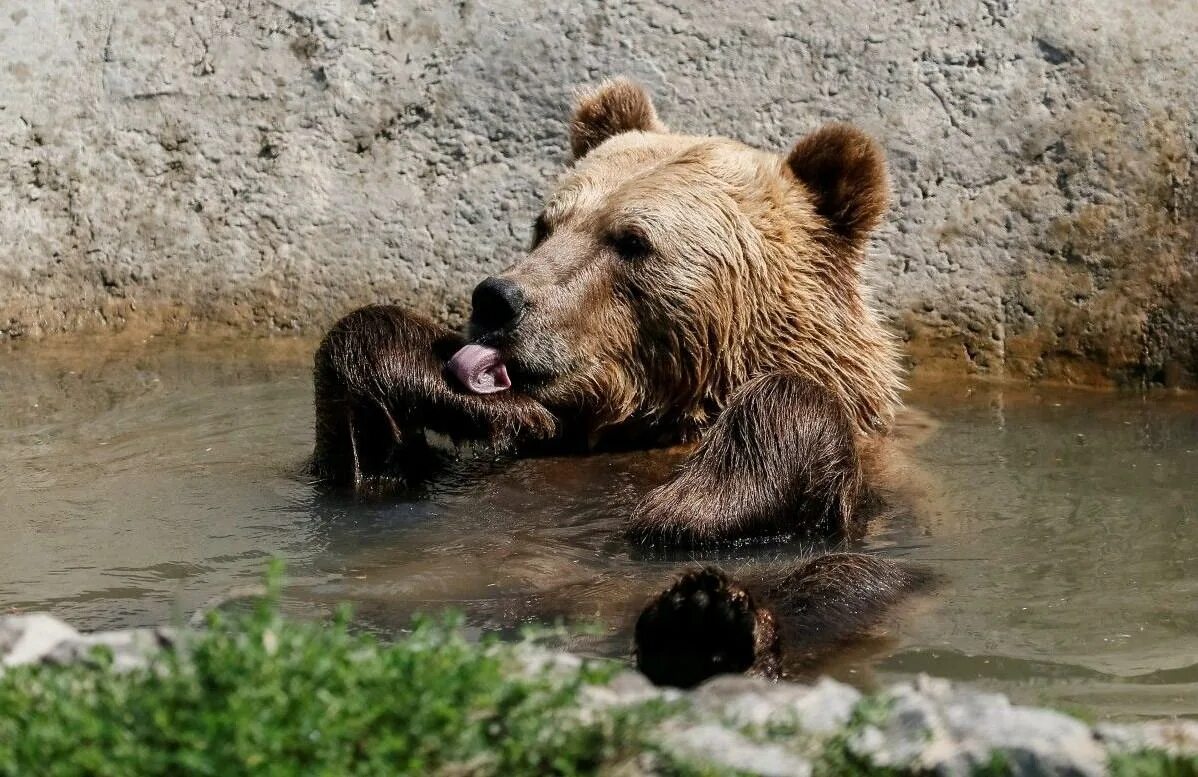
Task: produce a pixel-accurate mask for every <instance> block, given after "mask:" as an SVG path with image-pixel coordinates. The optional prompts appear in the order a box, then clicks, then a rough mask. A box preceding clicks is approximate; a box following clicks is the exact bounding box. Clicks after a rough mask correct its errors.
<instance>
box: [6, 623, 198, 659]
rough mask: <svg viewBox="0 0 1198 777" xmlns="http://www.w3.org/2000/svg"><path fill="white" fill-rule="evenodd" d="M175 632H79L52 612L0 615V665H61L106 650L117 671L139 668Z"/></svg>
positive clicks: (170, 641)
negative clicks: (97, 650) (98, 649)
mask: <svg viewBox="0 0 1198 777" xmlns="http://www.w3.org/2000/svg"><path fill="white" fill-rule="evenodd" d="M176 638H177V635H176V633H175V631H174V630H173V629H169V628H149V629H123V630H118V631H101V632H95V633H92V634H80V633H79V632H78V631H76V630H75V629H74V628H72V627H71V626H69V625H67V624H66V623H63V622H62V621H60V620H59V619H57V618H55V617H53V616H52V615H47V614H44V613H34V614H30V615H9V616H5V617H3V618H0V666H22V665H25V664H39V663H41V664H56V665H60V666H61V665H65V664H72V663H76V662H80V661H90V660H92V657H93V656H94V655H95V651H96V649H97V648H104V649H106V650H107V652H108V653H109V655H110V656H111V658H112V667H113V668H114V669H116V670H117V671H127V670H129V669H135V668H140V667H143V666H145V665H146V663H147V662H148V661H149V658H150V657H151V656H152V655H154V654H155V653H157V652H158V651H160V650H162V649H163V648H165V647H170V646H172V645H174V644H175V642H176Z"/></svg>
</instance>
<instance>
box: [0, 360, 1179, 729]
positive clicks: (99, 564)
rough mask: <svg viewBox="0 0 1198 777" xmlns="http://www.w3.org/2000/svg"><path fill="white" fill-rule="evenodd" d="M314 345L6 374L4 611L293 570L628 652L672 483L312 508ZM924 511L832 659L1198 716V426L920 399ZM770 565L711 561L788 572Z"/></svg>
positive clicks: (1115, 401)
mask: <svg viewBox="0 0 1198 777" xmlns="http://www.w3.org/2000/svg"><path fill="white" fill-rule="evenodd" d="M310 348H311V344H305V343H295V342H285V343H278V342H275V343H257V342H254V341H229V342H221V343H211V342H206V341H200V340H196V339H184V340H179V341H165V342H158V343H152V344H150V345H149V346H145V347H140V346H139V347H137V348H135V349H129V348H122V347H119V346H116V345H113V341H111V340H104V341H97V342H96V343H85V344H83V345H76V346H75V348H74V349H72V350H61V351H55V350H53V349H52V348H48V347H45V346H42V347H39V349H38V350H36V351H35V350H33V349H30V348H20V349H16V350H12V351H8V352H3V353H0V385H2V386H3V388H4V391H3V393H2V394H0V536H2V537H3V538H4V541H3V544H0V606H2V607H3V608H4V609H5V610H7V609H51V610H53V611H55V612H57V613H58V614H60V615H62V616H63V617H66V618H68V619H70V620H72V621H73V622H75V623H77V624H79V625H81V626H84V627H87V628H104V627H111V626H118V625H126V624H149V623H155V622H159V621H162V620H164V619H170V618H173V617H183V616H186V615H187V614H189V613H190V612H191V611H192V610H193V609H195V608H196V607H198V606H200V605H201V604H202V603H203V602H204V601H205V600H207V599H208V598H209V597H211V596H213V595H214V594H218V593H219V592H221V591H222V590H225V589H226V588H228V587H230V586H233V585H239V584H242V583H246V582H253V581H256V580H257V579H258V578H259V577H260V576H261V574H262V572H263V570H264V569H265V565H266V559H268V558H270V557H273V556H279V557H282V558H284V559H286V560H287V561H288V565H289V566H288V569H289V575H290V578H291V580H292V586H291V588H290V591H289V598H288V601H287V606H288V608H289V609H291V610H292V611H294V612H296V613H315V614H319V613H322V612H325V611H327V610H328V609H329V608H330V607H331V606H332V605H333V604H334V603H336V602H339V601H350V602H352V603H353V604H354V605H355V607H356V608H357V612H358V614H359V618H360V620H361V622H362V623H363V625H364V626H366V627H368V628H371V629H375V630H378V631H380V632H383V633H393V632H395V631H397V630H399V629H402V628H403V627H404V626H405V624H406V623H407V622H408V619H409V617H410V615H411V614H412V613H413V612H415V611H418V610H439V609H442V608H444V607H455V608H457V609H460V610H462V611H463V612H464V613H465V614H466V616H467V622H468V624H469V626H470V627H471V628H472V629H475V630H477V631H496V632H500V633H505V634H506V633H511V632H512V631H514V630H515V629H517V628H518V627H519V626H520V625H521V624H525V623H531V622H545V621H549V622H552V621H553V620H554V619H555V618H559V617H560V618H567V619H570V620H573V621H580V620H581V621H593V622H595V623H597V624H600V626H599V628H598V629H597V630H596V631H595V633H593V634H591V635H589V636H583V637H578V638H575V639H573V640H571V642H570V646H571V647H573V648H575V649H580V650H584V651H587V652H592V653H598V654H604V655H615V656H620V655H625V654H626V653H627V650H628V644H629V627H630V625H631V619H632V618H633V617H634V615H635V613H636V611H638V610H639V608H640V606H641V604H642V603H643V602H644V599H645V596H646V595H647V593H648V592H651V591H654V590H659V589H660V588H662V587H663V586H664V585H665V584H666V582H667V581H668V580H669V578H670V577H671V575H672V574H673V573H674V572H675V571H676V570H677V569H678V568H679V566H680V565H681V564H683V563H685V562H688V561H692V560H694V561H702V562H707V561H713V560H717V558H716V556H715V555H714V554H710V553H705V554H703V555H701V556H696V555H695V554H693V553H691V552H679V553H672V554H665V555H654V554H647V553H644V552H642V551H639V550H638V549H635V548H630V547H629V546H627V545H626V544H625V543H624V542H623V541H622V540H621V539H620V537H619V536H618V534H617V529H618V526H619V523H620V521H621V520H622V519H623V517H624V516H625V515H627V513H628V508H629V506H630V505H631V504H632V503H633V502H634V501H635V499H636V498H637V497H638V496H639V495H640V494H641V493H643V492H644V490H645V489H647V488H649V487H650V486H652V485H653V484H655V483H657V482H659V481H660V480H661V479H662V478H663V477H664V476H665V474H666V473H667V472H669V470H670V468H671V467H672V466H673V465H674V464H675V463H676V461H677V459H676V457H675V455H674V454H671V453H668V452H650V453H639V454H619V455H606V456H596V457H587V458H559V459H540V460H525V461H519V462H514V463H512V464H511V465H510V466H506V467H503V468H497V467H493V466H489V465H488V464H486V463H485V462H479V463H475V464H473V465H471V466H473V467H476V468H477V467H481V468H484V469H488V468H489V469H493V470H496V471H495V472H494V473H493V474H492V475H491V476H489V477H459V478H456V479H455V478H451V479H449V480H447V481H446V482H444V483H441V484H439V485H438V487H437V488H436V489H435V490H434V491H432V492H431V493H429V494H427V495H424V496H423V497H421V498H419V499H408V500H404V499H400V498H378V499H350V498H336V497H330V496H322V495H320V494H319V493H318V492H317V491H316V490H314V489H313V488H312V487H311V485H310V484H308V483H307V482H305V481H304V479H303V478H302V477H297V476H296V475H295V472H297V471H298V468H299V464H300V462H302V460H303V459H304V457H305V456H306V455H307V453H308V451H309V448H310V445H311V422H312V418H311V387H310V379H309V376H308V371H307V363H308V358H309V356H308V354H310ZM909 401H910V402H911V403H912V404H913V405H915V406H917V407H919V408H921V409H923V410H926V411H927V412H928V413H929V414H931V415H932V416H934V417H935V418H936V420H937V421H938V423H939V426H938V429H937V430H936V431H935V433H934V434H933V435H932V437H931V438H930V439H929V440H928V441H927V442H926V443H925V444H924V446H923V447H922V448H921V449H920V450H919V454H918V458H919V460H920V462H921V465H922V472H923V475H924V477H925V478H926V480H927V481H929V482H930V483H933V484H935V489H934V490H935V492H936V494H938V495H939V496H935V495H929V497H928V499H927V500H926V504H922V505H921V506H920V509H919V510H918V511H917V516H916V518H915V519H914V520H913V521H902V522H898V521H895V522H892V523H890V524H886V525H882V526H879V527H878V529H877V531H876V532H875V534H874V535H873V536H872V537H871V538H870V539H869V540H868V541H867V543H866V548H867V549H869V550H871V551H873V552H878V553H884V554H886V555H889V556H892V557H898V558H905V559H910V560H914V561H918V562H920V563H924V564H927V565H929V566H932V567H933V568H934V569H936V570H937V571H938V572H940V573H941V574H942V575H943V576H944V577H945V579H946V581H947V582H946V584H945V586H944V587H943V588H942V589H941V591H940V592H939V593H938V595H937V596H936V597H935V601H934V603H933V605H932V606H931V607H924V608H920V609H919V610H917V611H915V612H913V613H911V614H909V615H908V617H906V618H905V619H903V621H902V622H901V623H900V625H899V626H898V627H897V628H896V629H895V630H894V632H893V633H891V634H890V635H889V638H888V639H886V640H881V641H879V642H877V643H876V644H871V645H870V646H868V647H867V649H863V650H861V651H857V652H855V653H854V654H853V655H846V656H845V659H844V661H843V662H841V663H840V664H839V665H838V666H837V667H836V668H835V672H836V674H838V675H839V676H841V677H843V678H846V679H849V680H851V681H855V682H858V683H861V684H870V683H873V682H881V681H889V680H893V679H897V678H901V677H907V676H910V675H911V674H913V673H916V672H929V673H932V674H936V675H942V676H946V677H951V678H954V679H959V680H965V681H969V682H971V683H974V684H977V685H980V686H983V687H987V688H993V689H997V690H1002V691H1005V692H1007V693H1010V694H1012V695H1013V696H1014V697H1016V698H1017V699H1019V700H1023V701H1029V702H1047V703H1073V704H1083V705H1085V706H1089V707H1091V708H1093V709H1095V710H1096V711H1097V712H1098V713H1099V714H1102V715H1106V716H1124V717H1126V716H1134V715H1167V714H1183V715H1198V668H1196V665H1195V664H1194V659H1195V657H1196V656H1198V611H1196V610H1195V608H1194V606H1193V602H1194V601H1196V600H1198V596H1196V595H1198V574H1196V573H1198V539H1196V535H1195V531H1194V529H1195V526H1196V523H1198V515H1196V514H1195V511H1196V508H1195V504H1196V503H1198V500H1196V499H1195V497H1196V496H1198V412H1196V409H1198V405H1196V404H1195V401H1194V399H1193V398H1186V397H1172V396H1170V397H1153V398H1151V399H1146V398H1142V397H1132V396H1119V395H1110V394H1100V393H1088V392H1064V391H1059V390H1058V391H1053V390H1036V391H1026V390H1025V391H1013V390H1011V389H1003V388H998V387H994V386H974V387H972V388H970V387H961V386H953V387H941V388H935V387H927V388H923V389H921V390H917V391H916V392H914V393H913V394H912V396H911V397H909ZM805 550H811V549H810V548H800V547H797V546H795V545H789V546H779V545H757V546H745V547H737V548H730V549H726V550H724V551H722V552H721V553H720V554H719V556H720V558H718V560H719V561H720V563H722V564H725V565H728V566H734V567H738V566H743V565H747V564H755V563H762V562H766V563H768V562H785V561H787V560H789V559H792V558H793V557H794V556H795V555H796V554H797V553H799V552H803V551H805Z"/></svg>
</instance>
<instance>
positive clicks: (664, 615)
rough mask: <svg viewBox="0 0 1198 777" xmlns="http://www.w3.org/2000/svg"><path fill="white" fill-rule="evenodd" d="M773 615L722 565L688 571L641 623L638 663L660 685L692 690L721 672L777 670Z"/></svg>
mask: <svg viewBox="0 0 1198 777" xmlns="http://www.w3.org/2000/svg"><path fill="white" fill-rule="evenodd" d="M776 655H777V637H776V633H775V632H774V629H773V618H772V617H770V615H769V613H768V612H766V611H763V610H761V609H759V608H758V607H757V605H756V604H754V602H753V598H752V596H750V594H749V592H748V591H746V590H745V589H743V588H741V587H740V586H739V585H737V584H736V583H735V582H734V581H732V580H729V579H728V577H727V576H726V575H724V573H722V572H720V571H719V570H718V569H713V568H710V567H709V568H707V569H701V570H695V571H692V572H687V573H686V574H684V575H683V576H682V577H680V578H679V579H678V581H677V582H676V583H674V585H673V586H671V587H670V588H669V589H667V590H666V591H664V592H662V593H661V594H660V595H658V596H657V597H656V598H655V599H654V600H653V601H652V602H650V603H649V606H648V607H646V608H645V610H644V611H643V612H642V613H641V615H640V617H639V618H638V619H637V622H636V665H637V669H639V670H640V671H641V672H643V673H644V674H645V676H646V677H648V678H649V679H650V680H651V681H652V682H653V683H654V684H656V685H670V686H675V687H678V688H690V687H692V686H695V685H698V684H699V683H701V682H702V681H704V680H706V679H707V678H709V677H713V676H715V675H718V674H737V673H742V672H747V671H749V670H751V669H757V668H758V667H761V668H762V669H763V671H760V672H758V673H760V674H767V675H768V674H774V673H775V669H776V663H777V662H776Z"/></svg>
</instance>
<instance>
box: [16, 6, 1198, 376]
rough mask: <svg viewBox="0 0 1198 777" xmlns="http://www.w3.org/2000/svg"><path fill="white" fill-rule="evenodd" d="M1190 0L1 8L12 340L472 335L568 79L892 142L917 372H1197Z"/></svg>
mask: <svg viewBox="0 0 1198 777" xmlns="http://www.w3.org/2000/svg"><path fill="white" fill-rule="evenodd" d="M1196 36H1198V6H1195V5H1194V4H1193V3H1190V2H1186V1H1185V0H1177V1H1176V2H1167V1H1166V0H1151V1H1149V0H1040V2H1031V1H1030V0H1022V1H1021V0H982V1H981V2H972V1H970V0H935V1H931V0H928V1H925V0H919V1H917V2H899V0H881V1H879V0H846V1H845V2H836V3H829V2H812V1H809V0H800V1H799V2H789V1H788V2H782V1H781V0H703V2H697V1H695V0H672V1H671V2H630V1H621V2H602V1H601V0H580V1H579V2H570V3H560V2H541V1H539V0H533V1H532V2H514V1H508V0H459V1H456V2H449V1H448V0H421V1H420V2H416V1H415V0H405V1H403V2H398V1H397V0H188V1H186V2H185V1H184V0H76V1H75V2H70V3H66V2H60V3H47V2H41V1H40V0H3V2H0V236H2V242H0V339H3V336H8V337H14V336H23V335H38V334H47V333H55V332H66V331H74V330H79V329H84V328H94V327H116V326H129V325H138V326H148V327H150V328H168V329H179V328H185V327H188V326H192V325H203V326H205V327H207V326H216V327H234V328H239V329H253V330H258V331H276V330H299V331H305V332H311V333H315V332H316V331H318V330H319V329H320V327H322V326H324V325H326V324H327V323H329V322H330V321H331V320H332V319H333V318H335V317H336V316H337V315H339V314H341V313H343V312H346V311H347V310H349V309H350V308H352V307H353V306H355V305H358V304H360V303H364V302H368V301H376V300H397V301H401V302H404V303H406V304H411V305H414V306H417V307H419V308H421V309H423V310H426V311H428V312H430V313H433V314H434V315H437V316H440V317H443V318H446V319H450V320H452V319H454V318H455V317H458V316H460V315H461V314H462V312H463V308H464V306H463V301H464V299H465V296H466V294H467V292H468V290H469V288H470V287H471V285H472V284H473V283H474V282H475V281H476V280H477V279H478V278H480V277H481V276H483V275H484V274H486V273H487V272H489V271H492V270H495V269H497V268H499V267H501V266H502V265H504V264H505V263H506V262H508V261H509V260H510V259H512V258H513V257H514V256H515V255H516V254H517V253H518V252H519V250H520V249H521V246H522V245H523V244H524V242H525V240H526V236H527V231H528V228H527V225H528V224H529V222H530V220H531V218H532V217H533V215H534V214H535V212H536V204H537V202H538V199H539V198H540V197H541V196H542V195H543V194H544V193H545V191H546V189H547V186H548V183H549V181H550V180H551V179H552V176H553V175H554V173H555V172H556V171H558V170H559V169H560V168H561V166H562V165H563V164H565V162H566V156H565V148H566V143H565V124H564V119H565V116H566V112H567V110H568V105H569V101H570V92H571V89H572V88H573V87H574V86H576V85H578V84H581V83H590V82H594V81H597V80H599V79H601V78H603V77H606V76H609V75H614V74H621V73H623V74H628V75H630V76H633V77H634V78H637V79H638V80H640V81H642V82H643V83H644V84H646V85H647V86H648V87H649V88H650V89H651V90H652V91H653V92H654V94H655V96H656V99H657V102H658V107H659V109H660V112H661V113H662V115H663V117H664V118H665V120H666V121H667V122H669V123H671V124H672V125H673V126H675V127H677V128H679V129H685V130H687V131H692V132H711V133H720V134H726V135H731V136H734V137H738V138H741V139H743V140H745V141H748V142H750V143H754V144H758V145H761V146H765V147H770V148H776V149H779V150H783V149H785V148H786V147H787V146H788V145H790V144H791V143H792V142H793V141H794V140H795V139H796V138H797V137H799V136H800V135H801V134H802V133H804V132H806V131H809V130H811V129H813V128H814V127H816V126H818V125H819V124H820V123H821V122H824V121H827V120H832V119H837V120H848V121H853V122H856V123H858V124H859V125H861V126H862V127H864V128H865V129H867V130H868V131H870V132H871V133H874V134H875V135H876V136H877V137H878V138H879V139H880V140H881V141H882V142H883V144H884V145H885V147H886V149H887V151H888V153H889V157H890V160H891V164H892V166H893V172H894V192H895V203H896V205H895V209H894V212H893V214H892V218H891V220H890V222H889V224H888V225H887V226H886V227H885V228H884V229H883V230H882V232H881V233H880V234H879V236H878V239H877V242H876V246H875V251H874V261H873V264H872V266H871V268H870V270H869V274H870V279H871V282H872V284H873V286H874V288H875V290H876V295H877V303H878V306H879V307H880V309H882V310H883V311H885V313H886V314H887V315H888V316H889V317H890V318H891V319H892V321H893V322H894V324H895V325H896V327H897V328H898V329H900V330H901V331H902V332H903V333H904V334H905V336H906V337H907V339H908V340H909V346H908V347H909V350H910V352H911V353H912V354H913V355H914V356H915V357H916V359H917V361H918V362H921V363H924V364H928V365H939V364H946V363H947V364H952V365H955V366H956V367H959V366H964V367H966V368H968V369H977V370H984V371H990V372H993V373H999V374H1010V375H1029V376H1044V377H1053V378H1066V379H1074V380H1084V381H1100V382H1101V381H1107V380H1111V379H1114V380H1121V381H1131V382H1140V381H1144V380H1148V381H1164V382H1167V383H1174V384H1176V383H1192V382H1193V380H1194V377H1195V375H1198V281H1196V280H1195V269H1196V267H1198V183H1196V180H1198V172H1196V170H1195V166H1194V163H1195V161H1196V160H1198V122H1196V121H1195V120H1196V119H1198V79H1196V78H1195V77H1194V73H1195V72H1196V71H1198V67H1196V65H1198V46H1195V45H1194V44H1193V41H1194V40H1195V38H1196Z"/></svg>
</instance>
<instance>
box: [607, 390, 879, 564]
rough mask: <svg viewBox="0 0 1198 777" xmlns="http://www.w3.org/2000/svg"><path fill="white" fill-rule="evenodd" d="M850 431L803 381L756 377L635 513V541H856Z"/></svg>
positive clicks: (856, 491)
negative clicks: (782, 537) (787, 537)
mask: <svg viewBox="0 0 1198 777" xmlns="http://www.w3.org/2000/svg"><path fill="white" fill-rule="evenodd" d="M861 491H862V484H861V470H860V465H859V463H858V457H857V451H856V441H855V439H854V429H853V425H852V422H851V421H849V419H848V417H847V416H846V415H845V412H844V410H843V409H842V408H841V406H840V405H839V403H837V402H836V399H835V398H834V397H833V396H832V395H831V394H829V393H828V392H827V391H825V390H823V389H822V388H820V387H819V386H816V385H815V384H813V383H812V382H811V381H809V380H807V379H806V378H801V377H799V376H797V375H791V374H788V373H774V374H771V375H764V376H762V377H760V378H755V379H754V380H752V381H750V382H749V383H747V384H746V385H745V386H744V387H743V388H742V389H741V390H740V391H738V392H737V394H736V395H735V396H733V398H732V400H731V401H730V402H729V403H728V406H727V407H726V408H725V409H724V412H723V413H721V414H720V416H719V418H718V419H716V422H715V423H714V424H713V425H712V427H711V428H710V430H709V431H708V433H707V435H706V436H705V437H704V438H703V441H702V442H701V443H700V444H699V447H698V449H697V450H696V451H695V452H694V454H692V455H691V457H690V458H689V460H688V461H687V462H686V464H685V465H684V466H683V467H682V469H681V470H680V472H679V473H678V475H677V477H675V478H674V479H673V480H671V481H670V482H668V483H666V484H665V485H662V486H660V487H658V488H656V489H654V490H653V491H651V492H650V493H649V494H648V496H646V497H645V498H644V500H643V501H642V502H641V503H640V504H639V505H638V506H637V508H636V510H635V512H634V513H633V515H632V520H631V521H630V523H629V533H630V534H631V535H632V536H633V537H636V538H650V539H653V538H660V539H664V540H666V541H668V542H671V543H672V544H700V543H705V542H711V541H713V540H720V539H737V538H739V537H743V536H746V535H754V534H756V535H762V534H771V533H772V534H787V533H791V532H794V531H795V530H796V528H798V529H799V530H801V531H803V532H806V533H810V534H819V535H820V536H847V537H857V536H860V534H861V530H862V529H863V527H862V526H861V525H860V523H859V521H858V520H857V518H858V516H859V513H858V511H857V509H856V508H857V506H858V503H859V501H860V499H861Z"/></svg>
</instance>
